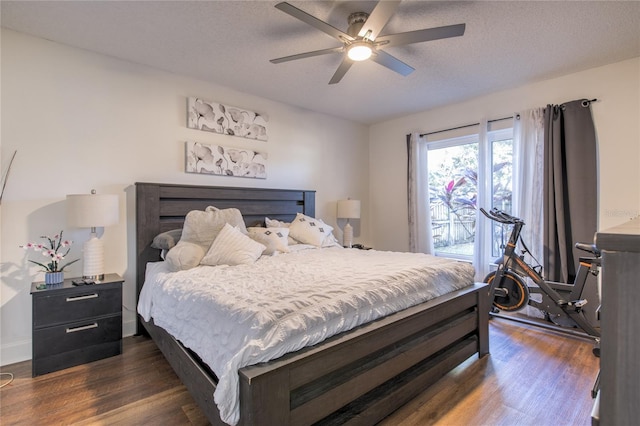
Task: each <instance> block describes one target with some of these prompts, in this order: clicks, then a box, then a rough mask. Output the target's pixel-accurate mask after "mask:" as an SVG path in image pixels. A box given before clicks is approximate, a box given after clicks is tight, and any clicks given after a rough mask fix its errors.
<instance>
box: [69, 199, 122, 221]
mask: <svg viewBox="0 0 640 426" xmlns="http://www.w3.org/2000/svg"><path fill="white" fill-rule="evenodd" d="M119 216H120V211H119V207H118V196H117V195H115V194H100V195H98V194H71V195H67V222H68V224H69V225H70V226H73V227H76V228H97V227H100V226H109V225H115V224H116V223H118V219H119Z"/></svg>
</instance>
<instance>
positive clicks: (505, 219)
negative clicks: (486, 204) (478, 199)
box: [480, 207, 524, 225]
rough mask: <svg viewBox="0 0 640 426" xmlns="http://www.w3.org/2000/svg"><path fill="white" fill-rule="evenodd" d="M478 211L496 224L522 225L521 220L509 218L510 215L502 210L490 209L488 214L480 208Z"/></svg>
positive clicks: (513, 217)
mask: <svg viewBox="0 0 640 426" xmlns="http://www.w3.org/2000/svg"><path fill="white" fill-rule="evenodd" d="M480 211H481V212H482V214H483V215H485V216H486V217H488V218H489V219H491V220H494V221H496V222H500V223H506V224H511V225H513V224H515V223H524V222H523V221H522V219H520V218H517V217H515V216H511V215H510V214H508V213H505V212H503V211H502V210H499V209H497V208H495V207H494V208H492V209H491V210H490V211H489V212H488V213H487V211H486V210H485V209H483V208H482V207H480Z"/></svg>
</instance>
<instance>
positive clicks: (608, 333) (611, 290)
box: [594, 218, 640, 426]
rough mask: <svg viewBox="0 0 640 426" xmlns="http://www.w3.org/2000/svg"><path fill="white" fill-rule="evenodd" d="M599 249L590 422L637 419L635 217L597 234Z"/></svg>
mask: <svg viewBox="0 0 640 426" xmlns="http://www.w3.org/2000/svg"><path fill="white" fill-rule="evenodd" d="M596 246H597V247H598V248H599V249H600V250H601V251H602V300H601V302H602V306H601V311H600V315H601V316H600V325H601V331H602V340H601V346H600V373H601V376H600V395H598V398H599V407H598V408H597V409H596V410H594V412H595V415H594V423H598V422H599V424H600V425H602V426H610V425H631V424H637V423H638V421H639V419H640V218H635V219H632V220H631V221H629V222H626V223H623V224H621V225H619V226H616V227H614V228H611V229H607V230H604V231H602V232H598V233H597V234H596Z"/></svg>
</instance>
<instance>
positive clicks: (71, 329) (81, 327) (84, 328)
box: [67, 322, 98, 333]
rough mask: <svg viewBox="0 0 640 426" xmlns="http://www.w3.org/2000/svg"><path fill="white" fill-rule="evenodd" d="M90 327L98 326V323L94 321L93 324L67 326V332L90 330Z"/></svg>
mask: <svg viewBox="0 0 640 426" xmlns="http://www.w3.org/2000/svg"><path fill="white" fill-rule="evenodd" d="M92 328H98V323H97V322H94V323H93V324H88V325H81V326H79V327H69V328H67V333H75V332H76V331H82V330H90V329H92Z"/></svg>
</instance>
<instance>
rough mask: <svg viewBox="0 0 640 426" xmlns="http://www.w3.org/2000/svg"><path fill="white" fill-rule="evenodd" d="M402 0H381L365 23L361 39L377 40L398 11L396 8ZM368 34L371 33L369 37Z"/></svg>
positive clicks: (360, 33)
mask: <svg viewBox="0 0 640 426" xmlns="http://www.w3.org/2000/svg"><path fill="white" fill-rule="evenodd" d="M400 1H401V0H381V1H379V2H378V4H377V5H376V7H374V8H373V11H372V12H371V15H369V18H367V21H366V22H365V23H364V25H363V26H362V28H361V29H360V32H359V33H358V36H359V37H365V36H367V38H368V39H369V40H375V39H376V37H378V34H380V31H382V29H383V28H384V26H385V25H387V22H389V19H391V16H392V15H393V13H394V12H395V11H396V8H397V7H398V5H399V4H400ZM367 33H369V34H368V35H367Z"/></svg>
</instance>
